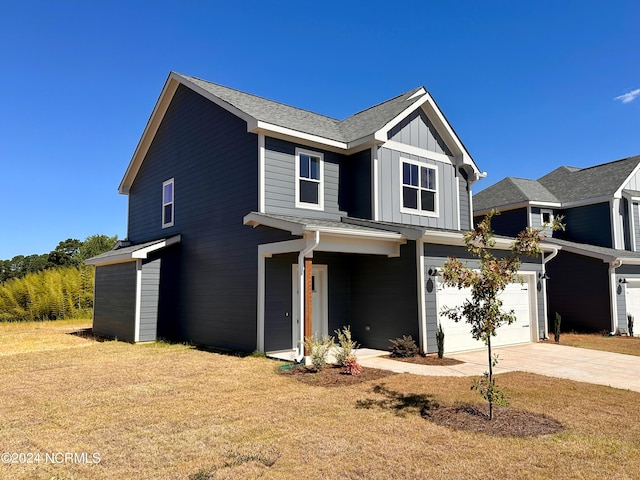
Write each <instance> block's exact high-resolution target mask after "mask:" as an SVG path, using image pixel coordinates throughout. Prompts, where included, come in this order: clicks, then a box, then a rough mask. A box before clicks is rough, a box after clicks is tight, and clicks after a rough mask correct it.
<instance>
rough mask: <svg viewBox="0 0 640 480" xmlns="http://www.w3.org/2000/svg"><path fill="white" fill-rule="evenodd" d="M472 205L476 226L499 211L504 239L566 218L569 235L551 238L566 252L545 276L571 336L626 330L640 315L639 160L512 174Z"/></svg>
mask: <svg viewBox="0 0 640 480" xmlns="http://www.w3.org/2000/svg"><path fill="white" fill-rule="evenodd" d="M473 205H474V215H475V218H476V221H477V220H478V219H479V218H482V216H483V215H484V214H486V213H487V212H489V211H490V210H491V209H497V210H499V211H500V212H501V215H498V216H496V217H494V220H493V222H492V224H493V227H494V231H495V232H497V233H500V234H504V235H515V234H516V233H517V232H518V231H520V230H522V229H523V228H525V227H527V226H529V227H540V226H541V225H543V224H544V223H549V222H550V221H551V220H552V219H553V218H554V217H555V216H558V215H562V216H563V217H564V220H563V223H564V224H565V227H566V228H565V230H564V231H561V230H560V231H556V232H553V234H552V236H553V238H550V239H549V240H548V243H553V244H555V245H558V246H559V247H561V251H560V253H559V254H558V257H557V258H556V259H555V260H554V261H553V262H550V263H549V265H548V267H547V273H548V276H549V277H550V280H549V282H548V296H549V300H548V301H549V312H550V313H551V314H552V315H551V316H553V314H554V313H555V312H559V313H560V314H561V315H562V326H563V329H564V330H565V331H567V330H571V329H575V330H588V331H612V332H621V333H626V332H627V316H628V315H633V317H634V319H637V318H640V216H639V211H640V210H639V205H640V156H635V157H630V158H625V159H622V160H617V161H614V162H609V163H605V164H602V165H597V166H594V167H590V168H574V167H560V168H557V169H556V170H554V171H552V172H551V173H549V174H547V175H545V176H543V177H541V178H539V179H538V180H525V179H521V178H511V177H508V178H505V179H503V180H501V181H500V182H498V183H496V184H495V185H492V186H491V187H489V188H487V189H485V190H483V191H481V192H479V193H477V194H476V195H474V197H473ZM549 320H550V321H552V318H550V319H549Z"/></svg>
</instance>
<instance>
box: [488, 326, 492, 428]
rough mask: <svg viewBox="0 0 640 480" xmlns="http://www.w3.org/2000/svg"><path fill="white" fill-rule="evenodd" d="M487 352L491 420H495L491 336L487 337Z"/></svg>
mask: <svg viewBox="0 0 640 480" xmlns="http://www.w3.org/2000/svg"><path fill="white" fill-rule="evenodd" d="M487 351H488V352H489V385H487V388H488V389H489V392H488V393H489V395H488V397H489V420H493V362H492V361H491V335H489V336H488V337H487Z"/></svg>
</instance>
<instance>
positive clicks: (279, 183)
mask: <svg viewBox="0 0 640 480" xmlns="http://www.w3.org/2000/svg"><path fill="white" fill-rule="evenodd" d="M296 147H300V148H302V149H304V150H306V151H313V152H318V153H322V154H323V157H324V182H323V187H324V210H323V211H319V210H312V209H301V208H296V195H295V182H296V175H295V151H296ZM343 159H344V157H343V156H342V155H340V154H337V153H333V152H327V151H324V150H318V149H314V148H308V147H305V146H303V145H296V144H294V143H291V142H287V141H285V140H279V139H275V138H271V137H266V138H265V195H264V201H265V212H266V213H276V214H281V215H294V216H299V217H300V216H303V217H310V218H330V219H335V220H337V219H339V218H340V216H342V215H343V214H344V212H342V211H340V207H339V202H338V190H339V185H340V176H341V168H342V162H343Z"/></svg>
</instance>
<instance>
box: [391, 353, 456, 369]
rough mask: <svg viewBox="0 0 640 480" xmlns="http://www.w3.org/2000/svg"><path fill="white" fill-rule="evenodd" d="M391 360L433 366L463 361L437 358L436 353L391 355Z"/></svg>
mask: <svg viewBox="0 0 640 480" xmlns="http://www.w3.org/2000/svg"><path fill="white" fill-rule="evenodd" d="M387 358H390V359H391V360H398V361H399V362H407V363H417V364H419V365H430V366H433V367H448V366H450V365H459V364H461V363H463V362H461V361H460V360H456V359H455V358H448V357H444V358H438V355H426V356H422V355H414V356H413V357H392V356H389V357H387Z"/></svg>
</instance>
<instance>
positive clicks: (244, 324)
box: [88, 73, 546, 357]
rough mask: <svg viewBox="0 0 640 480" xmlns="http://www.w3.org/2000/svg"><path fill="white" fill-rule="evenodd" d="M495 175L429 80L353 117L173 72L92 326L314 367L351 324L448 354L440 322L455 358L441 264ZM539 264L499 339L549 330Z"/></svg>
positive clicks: (136, 167)
mask: <svg viewBox="0 0 640 480" xmlns="http://www.w3.org/2000/svg"><path fill="white" fill-rule="evenodd" d="M481 176H482V175H481V173H480V171H479V169H478V167H477V166H476V164H475V162H474V160H473V159H472V158H471V156H470V155H469V153H468V152H467V150H466V148H465V146H464V145H463V143H462V142H461V141H460V139H459V138H458V137H457V135H456V133H455V132H454V130H453V128H452V127H451V125H450V124H449V122H448V121H447V119H446V118H445V116H444V115H443V114H442V112H441V111H440V109H439V108H438V106H437V105H436V103H435V101H434V100H433V98H432V97H431V95H430V94H429V93H428V92H427V91H426V90H425V89H424V88H422V87H419V88H416V89H413V90H411V91H409V92H406V93H404V94H402V95H399V96H397V97H395V98H392V99H390V100H388V101H385V102H383V103H380V104H378V105H375V106H373V107H371V108H369V109H366V110H363V111H361V112H359V113H357V114H355V115H353V116H351V117H349V118H347V119H345V120H341V121H339V120H336V119H333V118H329V117H326V116H323V115H319V114H316V113H312V112H309V111H305V110H301V109H298V108H295V107H291V106H288V105H284V104H281V103H278V102H274V101H271V100H267V99H264V98H260V97H257V96H255V95H250V94H247V93H243V92H240V91H237V90H233V89H231V88H227V87H223V86H220V85H217V84H214V83H210V82H207V81H204V80H200V79H198V78H194V77H189V76H185V75H180V74H177V73H171V74H170V75H169V77H168V79H167V81H166V83H165V85H164V88H163V90H162V92H161V94H160V98H159V99H158V102H157V104H156V106H155V108H154V110H153V113H152V115H151V118H150V119H149V122H148V124H147V126H146V128H145V130H144V133H143V134H142V138H141V139H140V142H139V144H138V146H137V148H136V151H135V153H134V155H133V158H132V160H131V162H130V164H129V166H128V168H127V171H126V173H125V175H124V178H123V180H122V182H121V184H120V187H119V191H120V193H122V194H125V195H127V196H128V198H129V214H128V238H127V242H124V243H122V244H120V245H119V246H118V248H117V249H115V250H113V251H111V252H108V253H106V254H103V255H100V256H98V257H95V258H93V259H91V260H90V261H89V262H88V263H90V264H93V265H96V267H97V268H96V274H95V279H96V287H95V288H96V290H95V307H94V319H93V327H94V330H95V332H96V333H98V334H102V335H107V336H112V337H113V336H115V337H118V338H121V339H123V340H127V341H133V342H138V341H149V340H155V339H156V338H159V337H162V338H168V339H174V340H184V341H191V342H194V343H198V344H205V345H210V346H215V347H219V348H228V349H234V350H243V351H252V350H254V349H258V350H261V351H264V352H269V353H275V352H280V353H282V352H292V354H294V355H296V357H300V356H301V354H302V351H301V347H300V344H301V342H300V340H301V339H302V338H303V337H306V336H309V335H310V334H312V333H318V334H319V335H323V334H329V335H332V334H333V332H334V331H335V330H336V329H340V328H342V327H344V326H347V325H349V326H350V327H351V329H352V332H353V336H354V338H355V339H356V340H357V341H358V342H359V343H360V344H361V345H363V346H366V347H371V348H387V347H388V345H389V339H390V338H395V337H398V336H401V335H412V336H413V337H414V338H416V339H417V340H418V343H419V346H420V348H421V349H422V350H423V351H426V352H434V351H436V350H437V344H436V330H437V326H438V323H439V322H442V323H443V328H444V330H445V334H446V339H445V347H446V349H447V351H449V352H451V351H456V350H466V349H471V348H477V347H479V346H481V345H479V344H478V343H476V342H475V341H473V339H472V338H471V335H470V333H469V331H470V328H469V326H468V325H466V324H455V323H453V322H451V321H450V320H447V319H446V318H443V315H441V311H442V308H443V307H444V306H448V307H453V306H455V305H457V304H460V303H461V302H462V301H463V299H464V298H465V295H466V293H467V292H465V291H459V290H458V289H456V288H445V287H444V286H443V285H442V284H441V282H440V277H439V274H438V269H439V268H440V267H442V265H443V263H444V262H445V261H446V258H447V256H458V257H463V258H469V255H468V254H467V252H466V249H465V247H464V242H463V236H462V231H464V230H468V229H469V228H471V226H472V210H471V187H472V185H473V183H474V182H475V181H476V180H477V179H478V178H480V177H481ZM508 245H509V242H508V240H507V239H500V240H499V242H498V245H497V248H503V249H507V248H508ZM469 262H470V263H471V264H473V259H469ZM542 269H543V265H542V258H532V259H528V260H527V262H525V263H524V264H523V267H522V272H521V273H522V276H523V278H524V282H523V284H519V283H518V284H516V285H513V286H512V287H510V288H509V289H508V290H507V291H505V293H504V295H503V300H504V302H505V305H506V306H507V307H509V308H512V309H513V310H514V311H515V312H516V315H517V318H518V320H517V322H516V323H514V324H513V325H510V326H507V327H504V329H503V331H501V332H500V334H499V336H498V337H497V339H496V342H495V343H496V344H511V343H521V342H529V341H532V340H537V339H538V338H539V337H541V336H545V334H546V331H545V328H546V327H545V322H544V318H545V316H546V304H545V297H544V295H542V294H541V293H540V291H539V289H538V286H539V284H540V281H541V280H540V278H539V277H540V276H541V272H542ZM542 282H543V280H542Z"/></svg>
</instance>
